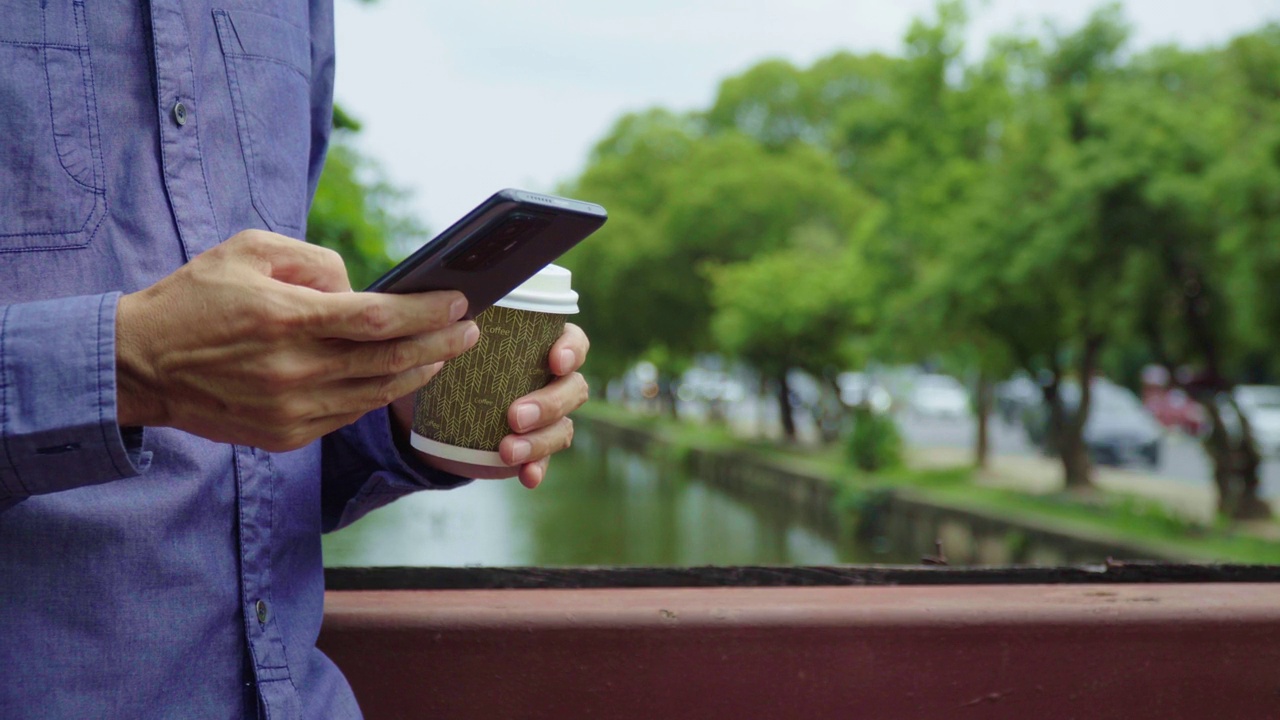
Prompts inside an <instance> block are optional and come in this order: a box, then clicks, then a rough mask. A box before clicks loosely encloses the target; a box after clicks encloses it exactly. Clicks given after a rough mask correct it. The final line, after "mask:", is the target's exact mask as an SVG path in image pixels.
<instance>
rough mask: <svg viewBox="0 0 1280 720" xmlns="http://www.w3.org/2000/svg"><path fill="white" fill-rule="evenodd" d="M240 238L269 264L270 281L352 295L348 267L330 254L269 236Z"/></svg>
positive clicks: (260, 234) (322, 248)
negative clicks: (251, 245)
mask: <svg viewBox="0 0 1280 720" xmlns="http://www.w3.org/2000/svg"><path fill="white" fill-rule="evenodd" d="M241 235H247V237H246V238H245V242H251V243H253V245H254V248H255V250H256V251H257V253H258V254H259V256H260V257H262V258H263V259H265V260H266V261H267V262H268V264H269V265H270V270H269V275H270V276H271V277H272V278H273V279H275V280H279V281H280V282H283V283H288V284H290V285H300V286H302V287H309V288H312V289H313V290H319V291H321V292H350V291H351V280H350V278H348V277H347V265H346V263H345V262H343V260H342V256H341V255H339V254H338V253H336V252H334V251H333V250H330V249H329V248H324V247H320V246H319V245H312V244H310V243H306V242H303V241H301V240H294V239H293V238H290V237H285V236H284V235H277V234H275V233H269V232H262V231H259V232H254V233H252V234H248V233H242V234H241ZM239 237H240V236H237V238H239Z"/></svg>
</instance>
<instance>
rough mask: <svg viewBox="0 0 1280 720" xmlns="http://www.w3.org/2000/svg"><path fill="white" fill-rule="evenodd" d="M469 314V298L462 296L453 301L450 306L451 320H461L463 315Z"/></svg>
mask: <svg viewBox="0 0 1280 720" xmlns="http://www.w3.org/2000/svg"><path fill="white" fill-rule="evenodd" d="M466 314H467V299H466V298H464V297H460V298H458V299H457V300H454V301H453V304H452V305H450V306H449V322H455V321H457V320H461V319H462V316H463V315H466Z"/></svg>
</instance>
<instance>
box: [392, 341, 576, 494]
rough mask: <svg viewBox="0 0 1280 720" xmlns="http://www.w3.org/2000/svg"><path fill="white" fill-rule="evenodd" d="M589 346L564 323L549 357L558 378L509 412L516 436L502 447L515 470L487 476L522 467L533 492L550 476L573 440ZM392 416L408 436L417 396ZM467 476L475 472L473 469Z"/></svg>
mask: <svg viewBox="0 0 1280 720" xmlns="http://www.w3.org/2000/svg"><path fill="white" fill-rule="evenodd" d="M590 346H591V343H590V341H589V340H588V339H587V334H586V333H585V332H583V331H582V328H580V327H578V326H577V325H574V324H573V323H565V326H564V332H563V333H562V334H561V335H560V339H558V340H556V342H555V344H554V345H552V346H551V353H550V357H549V358H548V361H549V365H550V367H551V372H552V374H554V375H555V376H556V378H555V380H552V381H551V384H549V385H547V386H546V387H544V388H542V389H541V390H535V391H534V392H531V393H529V394H528V395H525V396H524V397H522V398H519V399H518V400H516V401H515V402H513V403H512V404H511V407H510V408H509V409H508V410H507V424H508V425H510V426H511V430H512V434H510V435H508V436H506V437H505V438H503V439H502V444H501V445H499V446H498V453H499V455H501V457H502V461H503V462H505V463H507V465H509V466H511V467H510V468H508V469H506V470H501V469H496V470H495V474H493V475H490V476H489V477H492V478H497V477H503V478H509V477H511V468H516V467H518V468H519V470H518V475H519V478H520V484H521V485H524V486H525V487H527V488H530V489H533V488H535V487H537V486H538V484H539V483H541V482H542V479H543V478H544V477H545V476H546V474H547V464H548V463H549V462H550V461H551V456H552V455H554V454H555V453H558V452H560V451H561V450H564V449H565V448H567V447H569V445H570V444H571V443H572V442H573V420H570V419H569V417H568V415H569V413H571V412H573V411H574V410H577V409H578V408H579V407H582V404H583V403H585V402H586V401H587V381H586V379H585V378H583V377H582V374H581V373H579V372H578V369H579V368H581V367H582V364H583V362H585V361H586V359H587V350H588V349H589V348H590ZM391 416H392V418H393V422H394V424H395V425H397V426H399V427H398V428H397V429H398V430H399V431H400V433H402V434H403V435H404V436H405V437H407V436H408V433H409V428H410V427H411V425H412V424H413V395H408V396H405V397H403V398H400V399H399V400H397V401H395V402H394V403H392V405H391ZM418 456H419V457H420V458H421V459H422V461H423V462H425V463H427V464H428V465H431V466H433V467H437V468H439V469H441V470H446V471H449V472H455V471H457V470H458V469H457V468H456V467H454V466H453V465H452V464H450V463H448V462H447V461H441V460H439V459H437V458H434V457H432V456H430V455H426V454H423V453H419V454H418ZM467 474H469V475H472V474H474V470H473V471H472V472H471V473H467ZM476 477H477V478H479V476H476Z"/></svg>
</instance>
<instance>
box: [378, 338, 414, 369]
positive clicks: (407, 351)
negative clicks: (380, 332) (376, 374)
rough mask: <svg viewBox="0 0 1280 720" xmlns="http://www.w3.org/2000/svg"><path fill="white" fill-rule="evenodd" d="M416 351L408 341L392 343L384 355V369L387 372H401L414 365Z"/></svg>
mask: <svg viewBox="0 0 1280 720" xmlns="http://www.w3.org/2000/svg"><path fill="white" fill-rule="evenodd" d="M413 361H414V352H413V348H412V346H410V345H409V344H408V343H392V344H391V345H388V346H387V349H386V352H385V355H384V357H383V365H384V367H383V369H384V370H385V371H386V372H387V373H400V372H404V371H405V370H408V369H410V368H412V367H413Z"/></svg>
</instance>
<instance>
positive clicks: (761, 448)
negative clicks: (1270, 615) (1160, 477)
mask: <svg viewBox="0 0 1280 720" xmlns="http://www.w3.org/2000/svg"><path fill="white" fill-rule="evenodd" d="M580 413H581V415H583V416H585V417H586V418H588V419H589V418H593V417H595V418H601V419H604V420H609V421H612V422H616V423H620V424H625V425H629V426H632V427H644V428H648V429H650V430H652V431H653V432H655V433H657V434H659V435H660V436H661V437H662V438H663V440H664V442H666V443H669V444H671V445H673V446H674V449H673V452H674V453H675V454H674V456H675V457H681V456H683V455H686V454H687V453H688V451H689V450H691V449H693V448H699V449H708V450H715V449H720V450H723V449H730V448H732V449H734V450H735V451H736V452H748V453H751V454H753V455H755V456H756V457H758V458H760V459H764V460H768V461H770V462H773V463H778V464H782V465H786V466H789V467H792V468H795V469H797V470H802V471H806V472H808V473H811V474H818V475H823V476H826V477H829V478H831V480H832V482H836V483H839V484H840V486H841V487H840V492H839V493H838V498H839V500H838V502H840V503H841V505H842V507H848V508H849V509H851V510H852V509H854V508H856V507H858V506H861V505H863V504H864V503H866V502H868V501H869V500H871V499H874V498H875V497H877V496H878V495H880V494H882V493H886V492H891V491H895V490H906V491H908V492H910V493H912V494H913V495H914V496H916V497H919V498H920V499H922V500H927V501H929V502H932V503H935V504H940V505H946V506H950V507H955V508H958V509H962V510H968V511H973V512H982V513H988V514H996V515H1000V516H1005V517H1008V518H1011V519H1016V520H1023V521H1027V522H1031V523H1035V524H1037V525H1041V526H1046V527H1052V528H1054V529H1058V530H1061V531H1064V532H1068V533H1074V534H1080V535H1085V536H1088V537H1092V538H1098V539H1106V538H1110V539H1114V540H1117V541H1121V542H1124V543H1127V544H1133V545H1140V546H1144V547H1149V548H1153V549H1157V550H1159V551H1161V552H1162V554H1165V555H1174V556H1179V557H1185V558H1188V559H1190V560H1194V561H1203V562H1225V563H1244V564H1278V563H1280V543H1278V542H1274V541H1271V540H1268V539H1266V538H1262V537H1257V536H1254V535H1250V534H1248V533H1245V532H1241V531H1239V530H1237V529H1234V528H1232V527H1231V526H1230V525H1228V524H1225V523H1220V524H1216V525H1213V526H1209V525H1203V524H1200V523H1196V522H1194V521H1191V520H1188V519H1186V518H1183V517H1181V516H1178V515H1176V514H1174V513H1171V512H1170V511H1169V510H1167V509H1166V508H1165V507H1164V506H1162V505H1160V504H1159V503H1156V502H1154V501H1152V500H1149V499H1147V498H1142V497H1136V496H1132V495H1123V494H1119V493H1109V492H1106V491H1102V490H1099V491H1097V492H1094V493H1091V494H1089V495H1088V496H1081V495H1077V494H1074V493H1066V492H1062V493H1055V494H1049V495H1036V494H1031V493H1023V492H1018V491H1016V490H1009V489H1003V488H995V487H989V486H985V485H979V484H976V483H975V482H974V474H975V471H974V470H973V469H972V468H968V467H956V468H944V469H929V470H919V469H908V468H899V469H896V470H891V471H882V472H878V473H875V474H874V475H868V474H864V473H858V472H855V471H852V470H850V468H849V466H848V465H847V464H846V462H845V460H844V457H843V451H842V448H841V446H840V444H838V443H837V444H835V445H833V446H832V447H829V448H824V449H820V450H815V449H811V448H796V447H794V446H790V445H787V444H785V443H779V442H774V441H770V440H764V439H752V440H748V439H743V438H738V437H736V436H734V435H733V434H732V433H731V432H730V431H729V430H728V429H727V428H724V427H720V426H714V425H707V424H701V423H691V422H682V421H677V420H675V419H673V418H670V417H664V416H646V415H638V414H636V413H632V412H630V411H628V410H626V409H625V408H621V407H618V406H614V405H609V404H607V403H603V402H593V403H589V404H588V405H586V406H585V407H583V408H582V410H581V411H580Z"/></svg>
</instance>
